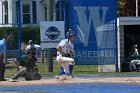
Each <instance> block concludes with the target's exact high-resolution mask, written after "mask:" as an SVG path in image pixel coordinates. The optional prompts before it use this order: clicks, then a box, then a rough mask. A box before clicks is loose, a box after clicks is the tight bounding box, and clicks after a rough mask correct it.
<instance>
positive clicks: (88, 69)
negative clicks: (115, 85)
mask: <svg viewBox="0 0 140 93" xmlns="http://www.w3.org/2000/svg"><path fill="white" fill-rule="evenodd" d="M47 67H48V65H47V63H38V68H39V73H40V74H41V75H42V76H49V77H53V76H54V75H55V74H57V73H58V72H59V71H60V65H59V64H57V63H55V62H54V64H53V72H48V71H47V70H48V68H47ZM16 69H17V68H16V66H15V64H13V63H10V64H6V71H5V77H11V76H12V75H13V74H14V73H15V72H16ZM73 74H104V75H122V74H140V73H139V72H117V73H116V72H106V73H101V72H98V66H97V65H74V69H73Z"/></svg>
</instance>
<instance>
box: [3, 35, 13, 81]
mask: <svg viewBox="0 0 140 93" xmlns="http://www.w3.org/2000/svg"><path fill="white" fill-rule="evenodd" d="M12 39H13V37H12V35H4V37H3V39H2V40H0V81H5V80H6V79H4V74H5V63H4V62H3V58H4V52H5V51H6V47H7V45H6V44H7V43H9V44H11V43H12Z"/></svg>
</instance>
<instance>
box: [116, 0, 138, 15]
mask: <svg viewBox="0 0 140 93" xmlns="http://www.w3.org/2000/svg"><path fill="white" fill-rule="evenodd" d="M135 6H136V1H135V0H118V5H117V16H135V14H136V13H135Z"/></svg>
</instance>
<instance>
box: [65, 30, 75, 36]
mask: <svg viewBox="0 0 140 93" xmlns="http://www.w3.org/2000/svg"><path fill="white" fill-rule="evenodd" d="M69 30H70V31H68V32H67V37H68V38H69V37H71V36H73V35H76V33H75V32H74V31H72V30H71V29H69Z"/></svg>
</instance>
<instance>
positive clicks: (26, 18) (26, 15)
mask: <svg viewBox="0 0 140 93" xmlns="http://www.w3.org/2000/svg"><path fill="white" fill-rule="evenodd" d="M22 19H23V24H29V23H30V4H23V6H22Z"/></svg>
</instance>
